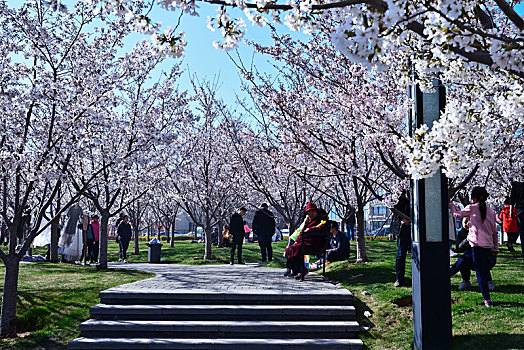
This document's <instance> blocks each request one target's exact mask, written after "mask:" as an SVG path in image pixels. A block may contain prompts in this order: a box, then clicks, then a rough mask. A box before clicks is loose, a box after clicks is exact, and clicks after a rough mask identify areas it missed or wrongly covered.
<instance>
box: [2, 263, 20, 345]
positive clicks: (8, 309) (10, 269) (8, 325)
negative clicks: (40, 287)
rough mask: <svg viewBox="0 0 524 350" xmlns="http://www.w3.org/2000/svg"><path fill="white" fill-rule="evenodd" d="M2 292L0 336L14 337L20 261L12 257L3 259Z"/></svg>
mask: <svg viewBox="0 0 524 350" xmlns="http://www.w3.org/2000/svg"><path fill="white" fill-rule="evenodd" d="M4 264H5V276H4V293H3V295H2V316H1V320H0V336H2V337H10V338H14V337H16V300H17V295H18V272H19V268H20V262H19V261H18V260H16V258H14V257H12V258H11V257H10V261H4Z"/></svg>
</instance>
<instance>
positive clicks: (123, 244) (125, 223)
mask: <svg viewBox="0 0 524 350" xmlns="http://www.w3.org/2000/svg"><path fill="white" fill-rule="evenodd" d="M116 234H117V235H118V242H119V244H120V260H119V261H122V262H123V263H124V264H125V263H127V248H129V241H131V235H132V233H131V224H130V223H129V217H128V216H127V215H124V217H123V218H122V222H121V223H120V225H118V228H117V231H116Z"/></svg>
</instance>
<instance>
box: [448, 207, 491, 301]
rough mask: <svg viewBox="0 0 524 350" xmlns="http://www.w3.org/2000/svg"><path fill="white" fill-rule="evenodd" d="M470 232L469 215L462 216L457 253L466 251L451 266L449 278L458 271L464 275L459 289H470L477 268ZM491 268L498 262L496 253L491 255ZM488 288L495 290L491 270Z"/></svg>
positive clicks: (489, 257)
mask: <svg viewBox="0 0 524 350" xmlns="http://www.w3.org/2000/svg"><path fill="white" fill-rule="evenodd" d="M451 217H453V215H451ZM468 233H469V219H468V217H464V218H462V228H461V229H460V231H459V233H458V235H457V241H456V249H455V251H456V252H457V253H464V254H462V255H461V256H459V258H458V259H457V261H456V262H455V264H453V266H451V268H450V269H449V278H451V277H453V276H454V275H455V274H456V273H457V272H458V271H460V275H461V276H462V283H460V285H459V287H458V289H459V290H468V289H469V288H471V283H470V281H469V279H470V277H471V270H475V264H473V253H472V250H471V245H470V244H469V242H468ZM488 259H489V270H491V269H493V267H495V265H496V263H497V257H496V256H494V255H489V256H488ZM488 288H489V290H490V291H493V290H495V282H493V278H492V277H491V272H488Z"/></svg>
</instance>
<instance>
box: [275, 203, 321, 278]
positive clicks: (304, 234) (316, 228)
mask: <svg viewBox="0 0 524 350" xmlns="http://www.w3.org/2000/svg"><path fill="white" fill-rule="evenodd" d="M306 215H307V217H306V220H305V221H304V223H303V224H302V225H301V227H300V228H299V230H300V234H299V235H298V238H297V240H296V242H295V243H294V244H292V245H290V246H289V247H287V248H286V257H287V258H288V260H287V267H288V269H290V270H291V274H287V273H286V274H285V275H286V276H289V277H296V278H297V279H300V278H302V276H300V268H301V265H300V264H303V263H304V254H306V255H310V254H315V253H318V252H319V251H320V250H322V249H323V248H324V244H325V242H326V236H327V235H329V226H328V221H329V217H328V215H327V213H326V212H325V211H324V210H321V209H319V208H317V206H316V205H315V203H308V205H307V206H306ZM302 245H304V250H302ZM307 272H308V271H307V270H306V271H305V274H307Z"/></svg>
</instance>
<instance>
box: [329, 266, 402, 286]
mask: <svg viewBox="0 0 524 350" xmlns="http://www.w3.org/2000/svg"><path fill="white" fill-rule="evenodd" d="M345 263H346V264H347V267H346V266H338V265H337V266H333V267H334V268H335V271H330V269H331V268H330V265H328V266H327V268H326V276H327V277H329V279H331V280H336V281H339V282H343V283H349V285H353V286H359V287H363V286H368V285H371V284H384V283H386V284H387V283H391V285H392V286H393V283H394V282H395V277H396V276H395V269H394V268H393V269H392V268H391V267H386V266H380V265H379V266H376V265H375V266H373V265H371V264H351V263H349V262H345ZM341 267H342V268H341ZM359 275H361V276H359ZM357 276H358V277H357ZM406 285H408V286H409V285H411V279H409V278H406Z"/></svg>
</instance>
